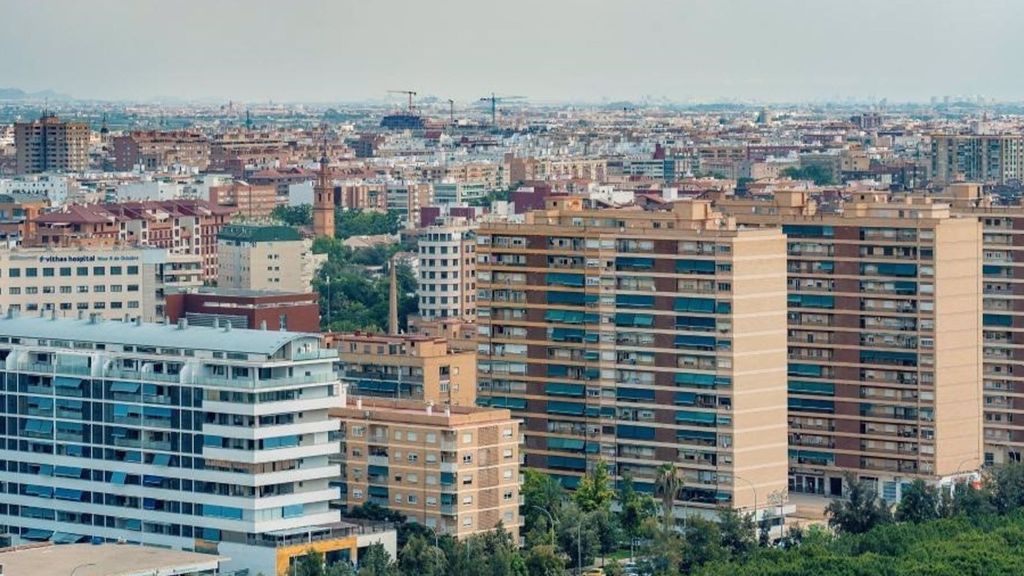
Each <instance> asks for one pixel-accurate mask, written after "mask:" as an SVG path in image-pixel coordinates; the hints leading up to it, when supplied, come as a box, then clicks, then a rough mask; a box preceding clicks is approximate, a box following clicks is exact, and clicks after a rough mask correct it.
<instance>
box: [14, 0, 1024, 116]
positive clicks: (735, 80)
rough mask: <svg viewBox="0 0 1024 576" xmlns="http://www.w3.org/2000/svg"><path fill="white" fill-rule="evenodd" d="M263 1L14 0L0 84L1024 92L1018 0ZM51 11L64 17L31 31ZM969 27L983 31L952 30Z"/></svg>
mask: <svg viewBox="0 0 1024 576" xmlns="http://www.w3.org/2000/svg"><path fill="white" fill-rule="evenodd" d="M979 4H980V6H979ZM270 6H271V5H270V4H268V3H244V4H242V3H238V2H217V3H213V4H210V3H198V2H181V3H176V4H175V5H174V7H173V9H172V10H169V9H168V8H167V6H166V5H164V4H159V3H154V2H142V3H134V4H133V5H132V6H131V7H130V8H126V7H125V6H124V5H121V4H120V3H117V2H90V3H86V4H81V5H80V4H76V3H70V2H55V3H53V2H51V3H45V4H37V3H29V2H17V1H14V2H8V6H7V8H8V13H9V14H8V15H9V16H10V17H8V18H4V19H3V22H2V23H0V49H2V50H3V51H4V52H6V53H9V54H19V55H20V56H19V58H17V59H13V60H11V61H8V62H7V63H6V66H5V70H3V71H2V72H0V79H2V81H0V84H3V85H4V86H9V87H13V88H20V89H23V90H25V91H27V92H38V91H45V90H53V91H55V92H57V93H66V94H70V95H72V96H74V97H76V98H79V99H98V100H153V99H164V100H167V99H181V100H190V101H191V100H212V99H217V100H228V99H233V100H241V101H252V102H257V101H268V100H273V101H278V102H345V101H366V100H376V101H388V100H391V101H393V102H394V103H395V105H396V106H397V105H400V104H401V103H402V98H401V97H399V96H398V95H390V96H389V95H388V94H387V91H388V90H393V89H411V90H416V91H417V92H418V93H419V94H421V95H428V94H429V95H435V96H437V97H438V98H449V97H450V98H453V99H456V100H459V101H472V100H475V99H477V98H479V97H482V96H484V95H486V94H489V93H491V92H492V91H493V92H497V93H499V94H521V95H524V96H528V97H530V99H531V100H533V101H537V102H554V101H561V102H564V101H574V102H602V101H615V100H645V99H647V100H655V101H661V100H665V101H671V102H677V103H696V102H710V101H730V100H740V99H742V100H744V101H748V102H763V103H778V102H798V101H804V102H806V101H843V100H850V99H853V100H860V101H874V100H882V99H888V100H889V101H892V102H907V101H915V102H921V101H928V100H929V99H930V98H933V97H939V98H941V97H943V96H945V95H966V96H971V97H974V96H977V95H981V96H984V97H985V98H988V99H993V100H999V101H1016V100H1019V99H1020V96H1019V95H1020V94H1021V93H1024V91H1022V88H1024V81H1022V80H1020V79H1019V78H1017V77H1015V76H1014V75H1011V74H1005V73H1002V71H1003V70H1007V69H1008V67H1009V66H1010V65H1011V63H1012V55H1014V54H1017V53H1020V52H1021V50H1022V49H1024V41H1021V40H1019V39H1017V37H1016V36H1014V35H1013V34H1012V28H1011V27H1012V24H1013V23H1014V22H1018V21H1020V18H1019V16H1024V5H1021V4H1019V3H1013V2H1010V1H1008V0H985V1H984V2H981V3H973V4H971V5H967V4H962V3H954V2H947V1H942V2H933V3H928V5H927V7H925V6H923V5H922V3H917V2H899V3H892V2H881V1H880V0H871V1H869V2H862V3H857V4H850V5H836V6H830V7H829V10H828V11H819V12H814V11H813V10H808V8H812V7H813V5H812V4H810V3H808V2H803V1H800V0H785V1H781V2H773V3H771V4H770V5H768V4H766V3H757V2H750V1H746V0H743V1H739V2H733V3H730V4H729V5H720V4H717V3H716V4H712V3H708V2H682V3H677V4H673V5H661V4H660V3H655V2H648V1H642V2H639V4H638V3H637V2H630V3H626V2H596V3H594V2H589V3H580V2H563V3H559V4H557V5H546V4H541V3H539V2H536V1H534V0H528V1H526V2H519V3H517V4H516V5H515V6H514V7H510V8H509V9H508V10H506V11H504V12H502V13H500V17H498V16H497V15H496V14H495V11H494V10H493V9H492V8H491V7H489V6H480V5H478V4H477V3H472V2H467V1H464V0H455V1H453V2H448V3H446V4H445V5H444V6H441V7H439V6H436V5H433V4H421V3H409V2H379V3H369V4H362V3H359V4H356V3H348V2H346V3H321V2H302V3H299V4H298V5H297V6H290V7H289V9H288V10H287V11H282V10H279V9H271V8H270ZM638 15H639V17H638ZM353 23H363V24H368V25H363V24H353ZM374 23H376V24H377V25H376V26H375V25H373V24H374ZM57 25H59V26H60V30H61V34H59V35H51V36H50V37H48V40H47V42H45V43H40V42H38V41H34V40H32V35H34V34H36V33H37V32H38V31H39V30H40V29H42V28H45V27H46V26H57ZM104 29H109V30H118V31H119V33H120V34H118V35H115V36H109V37H105V36H103V35H101V34H100V33H101V32H102V31H103V30H104ZM981 34H983V35H984V38H985V39H986V42H985V43H978V42H973V41H972V42H970V43H966V42H959V43H958V42H956V41H955V40H956V39H957V38H971V37H975V36H978V35H981ZM418 35H419V36H418ZM275 36H276V37H278V38H287V39H288V43H287V44H285V45H281V44H278V43H275V42H274V41H273V38H274V37H275ZM27 46H31V47H32V50H31V51H28V50H26V47H27ZM126 48H130V49H126ZM44 63H45V65H44ZM953 71H955V74H954V73H953Z"/></svg>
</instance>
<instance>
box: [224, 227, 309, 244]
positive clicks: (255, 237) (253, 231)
mask: <svg viewBox="0 0 1024 576" xmlns="http://www.w3.org/2000/svg"><path fill="white" fill-rule="evenodd" d="M217 238H218V239H221V240H237V241H240V242H289V241H297V240H302V235H301V234H299V231H298V230H296V229H295V228H292V227H291V226H241V225H231V226H225V227H224V228H222V229H221V231H220V233H219V234H217Z"/></svg>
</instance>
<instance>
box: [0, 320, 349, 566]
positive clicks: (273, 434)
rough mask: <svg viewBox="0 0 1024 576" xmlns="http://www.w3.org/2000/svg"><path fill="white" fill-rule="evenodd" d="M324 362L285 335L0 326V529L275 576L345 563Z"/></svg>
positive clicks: (328, 371) (43, 323) (119, 326)
mask: <svg viewBox="0 0 1024 576" xmlns="http://www.w3.org/2000/svg"><path fill="white" fill-rule="evenodd" d="M335 358H336V354H335V353H334V351H331V350H326V349H321V348H320V339H319V337H318V336H317V335H312V334H303V333H298V332H283V331H267V330H239V329H232V328H231V327H230V325H225V326H223V327H198V326H188V325H187V324H186V323H185V322H182V323H180V324H178V325H172V324H167V325H164V324H145V323H134V322H110V321H103V320H98V319H96V317H95V316H92V317H91V318H89V319H61V318H53V317H51V316H47V317H16V316H14V317H5V318H2V319H0V386H2V397H3V399H4V402H3V403H2V404H0V417H2V418H0V422H2V423H3V428H2V429H0V434H2V440H3V445H2V447H0V467H2V468H0V469H2V470H3V483H2V484H0V487H2V490H0V529H2V530H3V531H4V533H9V534H12V535H13V536H14V538H15V543H19V542H24V541H29V542H31V541H46V540H50V541H54V542H58V543H59V542H78V541H85V540H89V539H91V538H99V539H102V540H106V541H119V540H125V541H129V542H139V543H144V544H151V545H155V546H165V547H170V548H177V549H184V550H199V551H209V552H215V553H218V554H222V555H225V556H228V557H230V558H231V559H232V560H231V561H230V562H229V563H228V564H227V566H226V567H225V568H229V569H232V570H236V569H238V570H241V569H246V568H248V569H249V570H250V573H253V574H256V573H260V572H262V573H264V574H286V573H287V572H288V566H289V563H290V562H291V561H292V559H293V558H294V557H296V556H301V555H302V554H304V553H305V552H306V551H307V549H308V548H309V547H315V548H316V549H317V550H319V551H321V552H324V553H326V554H328V556H331V557H347V558H352V559H354V558H355V553H356V541H357V536H356V535H355V534H354V532H353V530H352V526H350V525H347V524H341V523H339V520H340V518H339V514H338V512H337V511H336V510H332V509H330V508H329V503H330V502H331V501H332V500H335V499H337V498H338V490H337V488H336V487H331V486H330V484H329V483H330V481H331V480H333V479H334V478H335V477H337V475H338V472H339V468H338V466H337V465H333V464H331V463H329V462H328V457H329V456H330V455H331V454H333V453H336V452H337V442H336V441H335V439H334V438H333V435H334V434H333V433H334V431H335V430H336V429H337V423H336V422H334V421H332V420H331V419H330V418H328V409H329V408H331V407H332V406H334V405H335V404H336V403H337V402H338V401H339V400H338V397H337V394H338V393H339V392H338V384H337V381H336V379H335V377H334V373H333V370H332V362H333V360H334V359H335Z"/></svg>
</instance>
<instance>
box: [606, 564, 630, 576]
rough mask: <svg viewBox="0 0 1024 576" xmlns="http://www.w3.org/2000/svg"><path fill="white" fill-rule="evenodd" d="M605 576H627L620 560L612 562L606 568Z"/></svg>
mask: <svg viewBox="0 0 1024 576" xmlns="http://www.w3.org/2000/svg"><path fill="white" fill-rule="evenodd" d="M604 576H626V569H625V568H623V567H622V564H619V561H618V560H612V561H611V562H609V563H608V564H605V566H604Z"/></svg>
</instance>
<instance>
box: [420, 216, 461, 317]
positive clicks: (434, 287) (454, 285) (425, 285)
mask: <svg viewBox="0 0 1024 576" xmlns="http://www.w3.org/2000/svg"><path fill="white" fill-rule="evenodd" d="M417 245H418V251H419V273H418V282H417V286H416V296H417V299H418V300H419V312H420V316H421V317H423V318H424V319H428V320H430V319H436V318H462V319H465V320H472V319H473V318H475V317H476V233H475V231H474V227H473V226H470V225H468V224H465V223H452V224H450V225H438V226H429V227H426V228H423V229H422V230H421V231H420V234H419V240H418V242H417Z"/></svg>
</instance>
